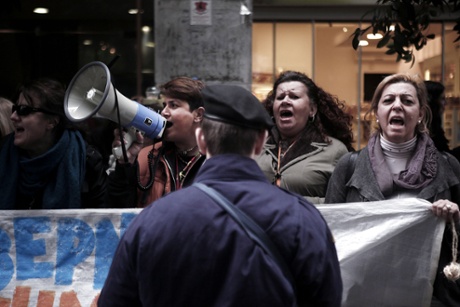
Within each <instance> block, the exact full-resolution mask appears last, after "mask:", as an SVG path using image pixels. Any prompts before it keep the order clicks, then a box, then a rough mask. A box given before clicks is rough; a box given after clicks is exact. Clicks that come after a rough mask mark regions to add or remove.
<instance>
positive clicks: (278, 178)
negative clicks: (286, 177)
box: [274, 138, 299, 186]
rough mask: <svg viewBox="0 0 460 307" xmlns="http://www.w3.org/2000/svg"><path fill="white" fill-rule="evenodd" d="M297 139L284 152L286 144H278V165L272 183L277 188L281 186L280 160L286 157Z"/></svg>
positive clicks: (280, 142)
mask: <svg viewBox="0 0 460 307" xmlns="http://www.w3.org/2000/svg"><path fill="white" fill-rule="evenodd" d="M298 139H299V138H296V139H295V140H294V141H293V142H292V143H291V144H290V145H289V147H288V148H287V149H286V150H284V148H286V146H287V144H288V142H285V141H279V142H278V163H277V165H276V173H275V178H274V182H275V184H276V185H277V186H280V185H281V171H280V169H281V159H283V157H284V156H285V155H286V153H287V152H288V151H289V149H291V147H292V146H293V145H294V144H295V143H296V142H297V140H298Z"/></svg>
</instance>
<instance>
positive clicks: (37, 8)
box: [34, 7, 49, 14]
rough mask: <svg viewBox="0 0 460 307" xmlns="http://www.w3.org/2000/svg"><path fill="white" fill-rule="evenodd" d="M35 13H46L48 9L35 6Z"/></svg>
mask: <svg viewBox="0 0 460 307" xmlns="http://www.w3.org/2000/svg"><path fill="white" fill-rule="evenodd" d="M34 13H35V14H48V13H49V10H48V9H47V8H46V7H36V8H35V9H34Z"/></svg>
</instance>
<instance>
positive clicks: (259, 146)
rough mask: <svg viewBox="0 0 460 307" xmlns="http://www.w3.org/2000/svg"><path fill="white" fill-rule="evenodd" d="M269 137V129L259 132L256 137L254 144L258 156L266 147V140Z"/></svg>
mask: <svg viewBox="0 0 460 307" xmlns="http://www.w3.org/2000/svg"><path fill="white" fill-rule="evenodd" d="M267 137H268V131H267V130H264V131H261V132H259V134H258V136H257V139H256V143H255V145H254V154H255V155H256V156H258V155H260V154H261V153H262V150H263V149H264V145H265V141H267Z"/></svg>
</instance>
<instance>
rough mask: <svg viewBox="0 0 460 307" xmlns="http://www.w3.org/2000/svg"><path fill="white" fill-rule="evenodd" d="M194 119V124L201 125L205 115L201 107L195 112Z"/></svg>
mask: <svg viewBox="0 0 460 307" xmlns="http://www.w3.org/2000/svg"><path fill="white" fill-rule="evenodd" d="M193 113H194V117H193V122H196V123H201V122H202V121H203V115H204V108H203V107H199V108H196V109H195V110H193Z"/></svg>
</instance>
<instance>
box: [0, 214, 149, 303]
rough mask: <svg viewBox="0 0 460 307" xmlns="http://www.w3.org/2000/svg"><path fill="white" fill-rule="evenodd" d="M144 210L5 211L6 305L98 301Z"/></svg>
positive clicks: (1, 257) (1, 278) (1, 295)
mask: <svg viewBox="0 0 460 307" xmlns="http://www.w3.org/2000/svg"><path fill="white" fill-rule="evenodd" d="M140 210H141V209H114V210H112V209H86V210H28V211H16V210H13V211H0V216H1V218H0V307H4V306H15V307H16V306H17V307H19V306H21V307H22V306H24V307H26V306H39V307H52V306H96V302H97V297H98V294H99V292H100V290H101V289H102V286H103V284H104V281H105V278H106V276H107V273H108V270H109V268H110V264H111V262H112V257H113V254H114V252H115V249H116V247H117V245H118V242H119V238H120V236H121V235H122V234H123V232H124V231H125V230H126V228H127V226H128V224H129V223H130V222H131V220H132V219H133V218H134V217H135V216H136V215H137V214H138V212H140Z"/></svg>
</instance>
